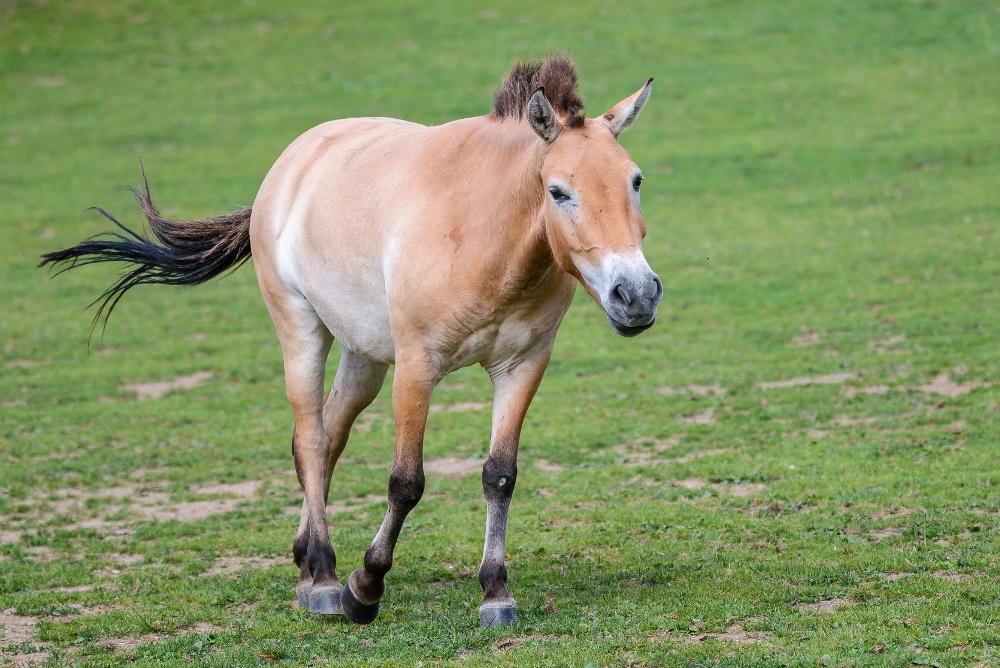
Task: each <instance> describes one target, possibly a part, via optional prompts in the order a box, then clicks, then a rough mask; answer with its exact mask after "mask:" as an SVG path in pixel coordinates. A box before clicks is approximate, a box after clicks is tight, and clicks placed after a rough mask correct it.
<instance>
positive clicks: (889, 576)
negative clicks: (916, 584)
mask: <svg viewBox="0 0 1000 668" xmlns="http://www.w3.org/2000/svg"><path fill="white" fill-rule="evenodd" d="M911 575H913V573H886V574H885V579H886V580H887V581H888V582H896V581H897V580H902V579H903V578H908V577H910V576H911Z"/></svg>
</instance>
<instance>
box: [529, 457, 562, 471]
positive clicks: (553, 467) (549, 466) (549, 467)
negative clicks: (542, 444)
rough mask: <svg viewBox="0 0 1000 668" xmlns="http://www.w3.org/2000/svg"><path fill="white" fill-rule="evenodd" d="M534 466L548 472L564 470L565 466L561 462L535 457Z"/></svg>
mask: <svg viewBox="0 0 1000 668" xmlns="http://www.w3.org/2000/svg"><path fill="white" fill-rule="evenodd" d="M535 468H536V469H539V470H542V471H546V472H548V473H562V472H563V471H565V470H566V467H565V466H563V465H562V464H553V463H551V462H549V461H548V460H547V459H536V460H535Z"/></svg>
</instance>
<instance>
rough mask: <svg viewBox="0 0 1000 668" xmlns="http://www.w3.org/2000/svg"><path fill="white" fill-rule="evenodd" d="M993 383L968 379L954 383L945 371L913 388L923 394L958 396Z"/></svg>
mask: <svg viewBox="0 0 1000 668" xmlns="http://www.w3.org/2000/svg"><path fill="white" fill-rule="evenodd" d="M992 385H993V383H986V382H983V381H977V380H970V381H969V382H967V383H956V382H955V381H953V380H952V379H951V376H949V375H948V374H946V373H942V374H938V375H937V376H935V377H934V380H932V381H931V382H929V383H927V384H926V385H918V386H916V387H915V388H913V389H915V390H919V391H921V392H923V393H924V394H937V395H941V396H945V397H959V396H962V395H963V394H968V393H969V392H972V391H974V390H978V389H979V388H986V387H991V386H992Z"/></svg>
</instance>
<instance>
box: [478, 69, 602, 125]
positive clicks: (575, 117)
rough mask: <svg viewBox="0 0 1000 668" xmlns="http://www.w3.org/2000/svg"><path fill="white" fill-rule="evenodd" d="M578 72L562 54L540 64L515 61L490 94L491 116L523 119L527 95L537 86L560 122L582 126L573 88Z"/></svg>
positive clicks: (578, 100) (580, 100) (580, 105)
mask: <svg viewBox="0 0 1000 668" xmlns="http://www.w3.org/2000/svg"><path fill="white" fill-rule="evenodd" d="M576 80H577V73H576V67H575V66H574V65H573V61H571V60H570V59H569V58H566V57H564V56H547V57H546V58H545V60H543V61H542V62H540V63H526V62H523V61H518V62H516V63H514V65H513V66H512V67H511V68H510V70H509V71H508V72H507V74H505V75H504V77H503V82H502V83H501V84H500V87H499V88H498V89H497V90H496V93H495V94H494V96H493V113H492V114H490V116H491V117H493V118H497V119H500V118H524V114H525V110H526V108H527V106H528V98H530V97H531V94H532V93H534V92H535V91H536V90H538V89H539V88H542V87H544V88H545V97H546V98H548V100H549V103H550V104H551V105H552V106H553V107H554V108H555V110H556V113H558V114H559V115H560V116H561V117H562V119H563V123H565V124H566V125H568V126H570V127H578V126H580V125H583V118H584V109H583V98H581V97H580V93H579V92H578V91H577V90H576Z"/></svg>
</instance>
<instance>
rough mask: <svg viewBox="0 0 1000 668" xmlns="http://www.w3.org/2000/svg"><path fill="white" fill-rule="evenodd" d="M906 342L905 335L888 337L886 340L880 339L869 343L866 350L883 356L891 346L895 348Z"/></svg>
mask: <svg viewBox="0 0 1000 668" xmlns="http://www.w3.org/2000/svg"><path fill="white" fill-rule="evenodd" d="M904 341H906V335H905V334H896V335H895V336H890V337H889V338H887V339H881V340H878V341H869V342H868V350H870V351H872V352H873V353H875V354H877V355H884V354H885V353H886V352H887V351H888V349H889V348H891V347H892V346H897V345H899V344H900V343H903V342H904Z"/></svg>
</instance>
